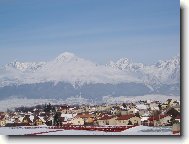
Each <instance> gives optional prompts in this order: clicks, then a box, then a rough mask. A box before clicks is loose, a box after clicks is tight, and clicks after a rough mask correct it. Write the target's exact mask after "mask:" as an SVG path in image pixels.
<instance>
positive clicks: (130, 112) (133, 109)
mask: <svg viewBox="0 0 189 144" xmlns="http://www.w3.org/2000/svg"><path fill="white" fill-rule="evenodd" d="M138 112H139V110H138V109H137V108H135V107H132V108H131V109H128V114H136V113H138Z"/></svg>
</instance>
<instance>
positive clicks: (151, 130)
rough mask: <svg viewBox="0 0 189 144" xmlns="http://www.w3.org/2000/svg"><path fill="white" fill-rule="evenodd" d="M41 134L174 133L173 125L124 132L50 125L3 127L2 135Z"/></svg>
mask: <svg viewBox="0 0 189 144" xmlns="http://www.w3.org/2000/svg"><path fill="white" fill-rule="evenodd" d="M41 132H45V133H42V134H39V135H172V131H171V127H149V126H137V127H133V128H130V129H128V130H125V131H122V132H102V131H85V130H61V131H60V129H53V130H52V129H49V128H48V127H41V128H37V127H32V128H25V127H19V128H9V127H1V128H0V134H1V135H26V134H33V133H41Z"/></svg>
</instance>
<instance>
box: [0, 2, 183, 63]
mask: <svg viewBox="0 0 189 144" xmlns="http://www.w3.org/2000/svg"><path fill="white" fill-rule="evenodd" d="M65 51H68V52H72V53H75V54H76V55H78V56H80V57H83V58H86V59H90V60H92V61H95V62H97V63H107V62H108V61H109V60H111V59H113V60H117V59H118V58H122V57H127V58H130V59H132V60H133V61H135V62H143V63H146V64H151V63H154V62H156V61H158V60H160V59H163V60H164V59H169V58H171V57H172V56H175V55H177V54H179V51H180V1H179V0H17V1H15V0H0V65H3V64H5V63H8V62H11V61H13V60H15V59H17V60H20V61H41V60H51V59H53V58H55V57H56V56H57V55H59V54H60V53H62V52H65Z"/></svg>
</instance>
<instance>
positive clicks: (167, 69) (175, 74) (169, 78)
mask: <svg viewBox="0 0 189 144" xmlns="http://www.w3.org/2000/svg"><path fill="white" fill-rule="evenodd" d="M108 66H110V67H113V68H115V69H120V70H122V71H125V72H132V73H133V74H134V75H135V76H136V77H137V78H138V79H140V80H142V81H143V82H144V83H146V84H151V85H154V84H174V83H179V81H180V57H179V56H176V57H173V58H172V59H170V60H166V61H161V60H160V61H159V62H157V63H156V64H153V65H144V64H142V63H132V62H130V61H129V60H128V59H127V58H122V59H120V60H118V61H117V62H113V61H111V62H110V63H109V64H108Z"/></svg>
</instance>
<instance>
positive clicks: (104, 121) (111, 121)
mask: <svg viewBox="0 0 189 144" xmlns="http://www.w3.org/2000/svg"><path fill="white" fill-rule="evenodd" d="M116 118H117V117H116V116H111V115H103V116H102V117H100V118H98V119H97V124H98V125H99V126H104V125H116V120H115V119H116Z"/></svg>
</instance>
